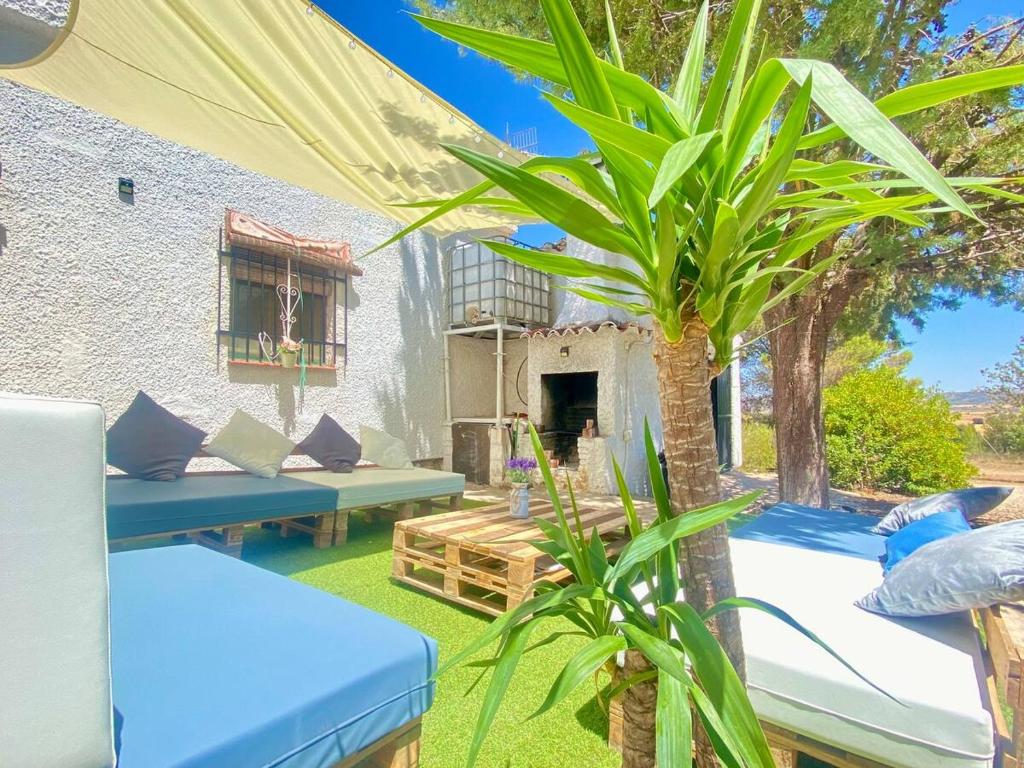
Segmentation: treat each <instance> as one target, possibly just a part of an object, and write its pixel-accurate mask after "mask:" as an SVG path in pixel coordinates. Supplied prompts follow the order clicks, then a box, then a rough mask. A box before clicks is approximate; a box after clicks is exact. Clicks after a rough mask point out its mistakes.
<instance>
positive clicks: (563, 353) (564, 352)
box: [558, 347, 569, 357]
mask: <svg viewBox="0 0 1024 768" xmlns="http://www.w3.org/2000/svg"><path fill="white" fill-rule="evenodd" d="M558 356H559V357H568V356H569V348H568V347H562V348H561V349H560V350H558Z"/></svg>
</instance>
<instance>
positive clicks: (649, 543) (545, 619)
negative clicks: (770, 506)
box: [437, 424, 873, 768]
mask: <svg viewBox="0 0 1024 768" xmlns="http://www.w3.org/2000/svg"><path fill="white" fill-rule="evenodd" d="M530 437H531V440H532V442H533V449H534V452H535V453H536V455H537V457H538V460H539V464H540V469H541V473H542V475H543V477H544V482H545V484H546V486H547V491H548V494H549V496H550V498H551V503H552V505H553V506H554V510H555V516H556V519H557V524H552V523H550V522H548V521H546V520H544V519H542V518H537V519H536V523H537V525H538V526H539V528H540V530H541V532H542V534H543V539H542V540H540V541H537V542H534V546H535V547H537V548H538V549H540V550H541V551H543V552H544V553H545V554H547V555H549V556H550V557H551V558H552V559H554V560H555V561H556V562H558V563H560V564H561V565H563V566H565V567H566V568H567V569H569V571H571V572H572V574H573V576H574V577H575V581H574V582H573V583H570V584H554V583H551V582H546V581H541V582H539V583H538V584H537V587H536V592H537V594H536V596H535V597H533V598H532V599H530V600H528V601H526V602H525V603H522V604H521V605H520V606H518V607H517V608H514V609H512V610H511V611H508V612H506V613H504V614H503V615H502V616H500V617H499V618H498V619H496V620H495V621H494V622H493V623H492V624H491V625H490V626H489V627H488V628H487V629H486V630H485V631H484V632H483V633H482V634H481V635H480V636H479V637H477V638H476V639H475V640H473V641H472V642H471V643H469V644H468V645H467V646H466V647H465V648H463V649H462V650H461V651H460V652H458V653H457V654H455V655H454V656H453V657H452V658H451V659H449V660H448V661H447V662H446V663H445V665H444V666H443V667H442V668H441V669H440V670H439V671H438V673H437V674H438V676H439V677H440V676H443V675H444V673H445V671H446V670H448V669H450V668H452V667H454V666H457V665H459V664H462V663H464V662H466V661H467V660H468V659H470V658H471V657H473V656H474V655H476V654H478V653H479V652H481V651H483V650H484V649H486V648H489V647H491V646H492V645H494V644H495V642H497V646H496V650H495V652H494V654H493V655H492V656H491V657H490V658H487V659H484V660H482V661H477V662H470V663H471V664H473V665H475V666H477V667H482V668H483V672H482V674H483V675H486V674H488V673H490V679H489V681H488V685H487V689H486V692H485V694H484V699H483V704H482V706H481V707H480V715H479V717H478V719H477V723H476V729H475V731H474V734H473V738H472V741H471V744H470V750H469V756H468V763H467V764H468V765H469V766H473V765H474V764H475V762H476V760H477V756H478V754H479V751H480V748H481V746H482V745H483V742H484V739H485V738H486V736H487V733H488V731H489V729H490V727H491V723H492V722H493V720H494V718H495V715H496V714H497V712H498V709H499V707H500V705H501V702H502V699H503V698H504V695H505V692H506V691H507V689H508V686H509V683H510V681H511V679H512V677H513V674H514V673H515V670H516V667H517V666H518V664H519V662H520V660H521V659H522V658H523V656H524V655H527V654H529V653H530V652H531V651H533V650H534V649H536V648H540V647H542V646H544V645H547V644H548V643H549V642H552V641H558V640H560V639H561V638H563V637H566V636H577V637H582V638H585V639H586V642H584V643H583V645H582V647H580V648H579V650H577V651H576V653H575V654H573V656H572V657H571V658H569V659H568V660H567V661H566V663H565V665H564V666H563V667H562V668H561V669H560V670H552V676H551V677H552V682H551V688H550V690H549V692H548V694H547V697H546V698H545V699H544V701H543V703H542V704H541V705H540V707H539V708H538V709H537V711H536V712H535V713H534V714H533V715H532V717H536V716H537V715H540V714H543V713H544V712H547V711H548V710H549V709H551V708H552V707H554V706H555V705H557V704H558V703H559V702H561V701H562V700H563V699H565V697H566V696H568V695H569V694H571V693H572V692H573V691H574V690H576V688H578V687H579V686H580V685H584V684H588V683H590V682H591V681H592V680H594V681H596V682H597V683H598V685H600V683H601V682H602V680H601V678H602V673H603V682H606V683H607V684H608V685H607V686H606V688H605V690H604V691H600V690H599V691H598V696H599V697H602V701H601V704H602V706H603V707H604V708H605V709H607V707H608V705H609V702H610V701H611V699H613V698H614V697H616V696H620V695H623V694H624V693H625V692H626V691H628V690H630V689H633V688H634V687H643V686H647V687H648V688H651V687H653V686H650V683H651V682H652V681H656V683H657V693H656V703H655V704H654V710H655V712H656V715H655V718H654V722H653V723H652V726H654V731H655V734H652V735H654V737H655V738H654V741H655V744H656V746H655V750H656V759H657V764H658V765H659V766H664V768H679V767H680V766H687V765H689V764H690V760H691V752H692V748H693V722H692V714H691V713H692V712H696V713H697V717H698V718H699V719H700V721H701V723H702V724H703V727H704V729H705V730H706V732H707V733H708V734H709V735H710V737H711V738H710V740H711V744H712V745H713V748H714V751H715V754H716V756H717V759H720V760H721V764H722V765H730V766H745V767H746V768H762V767H765V766H771V765H774V763H773V762H772V756H771V752H770V750H769V748H768V744H767V742H766V740H765V737H764V733H763V732H762V730H761V726H760V724H759V723H758V720H757V717H756V715H755V714H754V710H753V708H752V707H751V704H750V700H749V699H748V697H747V692H746V688H745V687H744V685H743V682H742V681H741V679H740V677H739V675H738V674H737V673H736V670H735V669H734V668H733V666H732V664H730V662H729V659H728V657H727V656H726V654H725V651H724V650H723V649H722V647H721V645H720V644H719V642H718V641H717V640H716V639H715V637H714V635H712V634H711V632H709V631H708V629H707V627H706V625H705V621H706V620H708V619H709V618H711V617H712V616H714V615H715V614H717V613H719V612H721V611H724V610H727V609H733V608H753V609H759V610H762V611H767V612H768V613H771V614H773V615H774V616H776V617H777V618H779V619H780V620H782V621H785V622H786V623H788V624H789V625H790V626H792V627H793V628H794V629H796V630H797V631H799V632H801V633H803V634H804V635H805V636H807V637H809V638H810V639H811V640H813V641H814V642H816V643H818V644H819V645H820V646H821V647H823V648H825V650H827V651H828V652H829V653H831V654H832V655H833V656H834V657H835V658H837V659H839V660H840V661H842V659H840V657H839V656H836V654H835V653H834V652H833V651H832V650H831V649H829V648H828V646H827V645H825V644H824V643H822V642H821V641H820V640H819V639H818V638H817V636H815V635H814V634H813V633H811V632H810V631H808V630H806V629H804V628H803V627H802V626H801V625H800V624H798V623H797V622H796V621H795V620H794V619H793V618H792V617H791V616H789V615H788V614H786V613H784V612H783V611H781V610H779V609H778V608H775V607H773V606H771V605H769V604H767V603H764V602H762V601H758V600H753V599H741V598H728V599H726V600H723V601H722V602H720V603H718V604H717V605H714V606H712V607H711V608H710V609H709V610H708V611H706V612H705V613H704V614H703V615H701V614H700V613H698V612H697V611H696V610H694V608H693V607H692V606H691V605H690V604H689V603H687V602H684V601H682V600H681V599H680V592H679V590H680V578H679V567H678V562H677V558H676V545H677V542H678V541H680V540H685V539H686V538H687V537H689V536H695V535H698V534H699V533H700V532H701V531H706V530H708V529H710V528H713V527H714V526H716V525H721V524H723V523H724V522H725V521H726V520H728V519H729V518H730V517H732V516H733V515H736V514H738V513H739V512H742V511H743V510H744V509H746V508H747V507H748V506H749V505H750V504H751V503H752V502H753V501H754V500H755V499H756V498H757V496H758V495H759V492H755V493H750V494H747V495H745V496H741V497H739V498H736V499H732V500H729V501H722V502H718V503H716V504H712V505H710V506H708V507H704V508H701V509H696V510H693V511H692V512H690V513H689V514H686V515H676V514H675V512H674V511H673V509H672V505H671V503H670V502H669V498H668V489H667V487H666V486H665V482H664V479H663V477H662V473H661V465H660V463H659V461H658V454H657V449H656V448H655V447H654V440H653V439H652V437H651V431H650V429H649V428H648V426H647V425H646V424H645V425H644V443H645V447H646V454H647V464H648V469H649V473H650V479H651V487H652V488H653V491H654V502H655V508H656V515H654V517H653V519H651V520H650V521H649V522H647V523H645V522H643V521H642V520H641V517H640V515H639V514H638V513H637V509H636V506H635V504H634V502H633V498H632V496H631V494H630V491H629V488H628V486H627V485H626V482H625V479H624V477H623V475H622V472H621V470H620V469H619V464H618V462H617V461H615V459H614V457H613V459H612V463H613V467H614V471H615V476H616V479H617V481H618V486H619V492H620V494H621V496H622V507H623V511H624V518H625V519H624V521H623V522H624V524H625V526H626V527H627V528H628V529H629V532H630V536H631V538H630V541H629V542H628V543H627V544H626V545H625V546H624V547H623V549H622V551H621V553H620V554H619V557H618V559H617V560H616V561H615V562H614V563H610V562H609V561H608V557H607V555H606V553H605V544H604V542H603V541H602V540H601V538H600V537H599V536H598V533H597V531H596V530H595V531H593V532H591V533H590V535H589V538H588V536H587V532H586V531H585V530H583V527H582V525H581V523H580V516H579V511H578V509H577V505H576V497H575V495H574V494H573V490H572V485H571V483H570V484H569V485H568V496H569V502H570V508H569V510H568V511H566V510H565V509H564V508H563V505H562V502H561V500H560V498H559V493H558V488H557V487H556V486H555V481H554V478H553V476H552V473H551V468H550V466H549V465H548V462H547V459H546V458H545V454H544V449H543V446H542V445H541V442H540V438H539V437H538V436H537V432H536V430H534V428H533V426H532V425H530ZM566 627H569V628H568V629H567V628H566ZM620 654H625V657H626V659H625V663H624V664H623V665H622V666H620V665H619V663H618V661H619V656H620ZM638 662H639V663H638ZM843 663H844V664H845V662H843ZM847 666H848V668H850V669H851V670H852V669H853V668H852V667H849V665H847ZM853 671H854V673H855V674H858V673H857V672H856V670H853ZM862 679H864V678H862ZM866 682H868V683H869V684H872V683H870V681H866ZM872 685H873V684H872ZM650 757H651V758H652V759H653V758H654V757H655V756H654V755H651V756H650ZM627 759H628V757H627Z"/></svg>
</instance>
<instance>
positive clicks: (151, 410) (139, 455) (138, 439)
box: [107, 392, 206, 480]
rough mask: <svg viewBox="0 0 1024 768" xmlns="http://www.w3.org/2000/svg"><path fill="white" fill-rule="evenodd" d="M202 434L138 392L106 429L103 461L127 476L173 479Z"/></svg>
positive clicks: (189, 456) (194, 449)
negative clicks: (105, 457)
mask: <svg viewBox="0 0 1024 768" xmlns="http://www.w3.org/2000/svg"><path fill="white" fill-rule="evenodd" d="M204 437H206V433H205V432H203V430H201V429H196V428H195V427H193V426H192V425H191V424H189V423H187V422H185V421H182V420H181V419H179V418H178V417H177V416H175V415H174V414H173V413H171V412H170V411H168V410H167V409H166V408H163V407H161V406H159V405H157V404H156V403H155V402H154V401H153V398H151V397H150V396H149V395H147V394H146V393H145V392H139V393H138V394H137V395H136V396H135V399H134V400H133V401H132V404H131V405H129V406H128V410H127V411H125V412H124V413H122V414H121V417H120V418H119V419H118V420H117V421H115V422H114V423H113V425H112V426H111V427H110V429H108V430H107V462H108V463H109V464H110V465H111V466H114V467H117V468H118V469H120V470H122V471H123V472H125V473H126V474H128V475H129V476H131V477H139V478H142V479H143V480H177V479H178V478H179V477H181V476H182V475H184V474H185V467H187V466H188V462H189V460H190V459H191V458H192V457H193V456H194V455H195V453H196V451H198V450H199V447H200V446H201V445H202V444H203V438H204Z"/></svg>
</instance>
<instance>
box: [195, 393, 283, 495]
mask: <svg viewBox="0 0 1024 768" xmlns="http://www.w3.org/2000/svg"><path fill="white" fill-rule="evenodd" d="M294 448H295V443H293V442H292V441H291V440H289V439H288V438H287V437H285V436H284V435H282V434H281V433H280V432H278V431H277V430H275V429H271V428H270V427H268V426H267V425H266V424H263V423H262V422H260V421H257V420H256V419H254V418H253V417H252V416H250V415H249V414H248V413H246V412H245V411H243V410H242V409H240V408H239V409H236V410H235V412H234V413H233V414H232V415H231V418H230V419H229V420H228V423H227V424H225V425H224V428H223V429H221V431H220V432H218V433H217V434H216V435H215V436H214V438H213V440H211V441H210V444H209V445H207V446H206V452H207V453H208V454H210V455H211V456H216V457H217V458H219V459H224V461H228V462H230V463H232V464H234V465H235V466H236V467H238V468H239V469H244V470H245V471H246V472H248V473H249V474H252V475H256V476H257V477H267V478H270V477H277V473H278V472H280V471H281V465H282V464H283V463H284V460H285V459H286V458H287V457H288V454H290V453H291V452H292V449H294Z"/></svg>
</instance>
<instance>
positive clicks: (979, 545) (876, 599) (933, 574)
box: [856, 520, 1024, 616]
mask: <svg viewBox="0 0 1024 768" xmlns="http://www.w3.org/2000/svg"><path fill="white" fill-rule="evenodd" d="M1016 600H1024V520H1014V521H1013V522H1009V523H999V524H998V525H990V526H986V527H985V528H979V529H977V530H974V531H969V532H968V533H961V534H957V535H956V536H950V537H949V538H947V539H941V540H940V541H933V542H931V543H930V544H926V545H925V546H923V547H921V548H920V549H918V550H916V551H915V552H914V553H913V554H911V555H910V556H908V557H907V558H906V559H904V560H903V561H901V562H900V563H899V564H898V565H897V566H896V567H895V568H893V569H892V570H891V571H890V572H889V575H888V576H886V577H885V581H883V582H882V585H881V586H880V587H878V588H877V589H875V590H874V591H872V592H871V593H870V594H868V595H866V596H864V597H862V598H861V599H860V600H858V601H857V603H856V604H857V605H858V606H859V607H861V608H863V609H865V610H867V611H871V612H872V613H881V614H884V615H887V616H934V615H937V614H943V613H956V612H957V611H966V610H969V609H971V608H984V607H986V606H989V605H994V604H996V603H1008V602H1013V601H1016Z"/></svg>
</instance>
